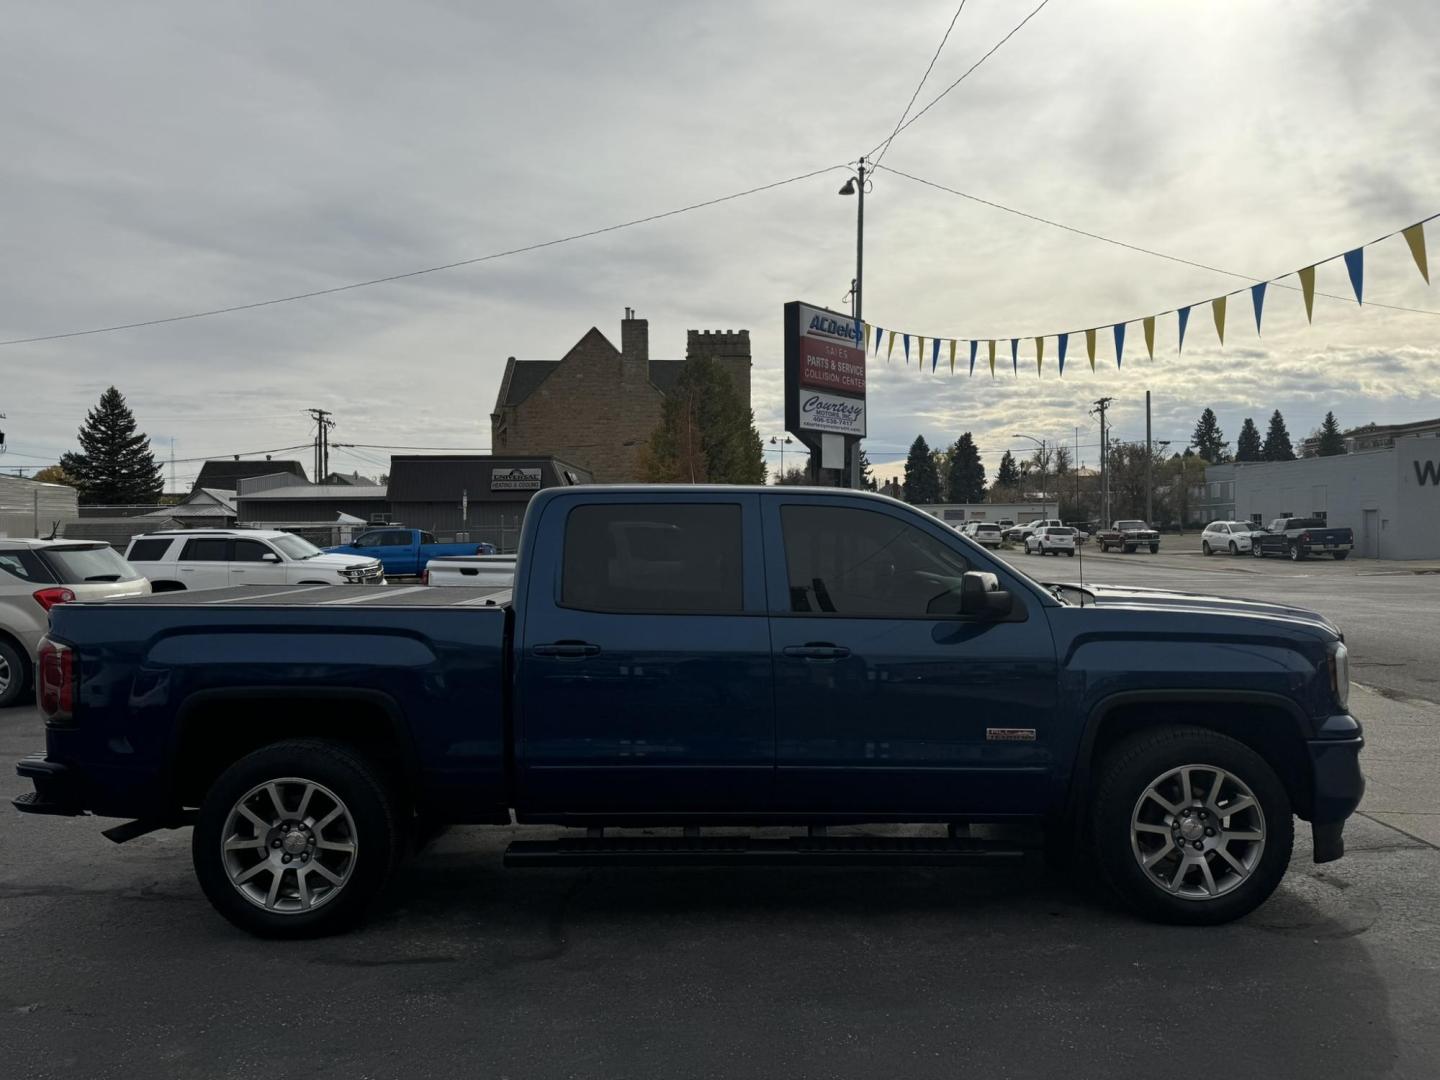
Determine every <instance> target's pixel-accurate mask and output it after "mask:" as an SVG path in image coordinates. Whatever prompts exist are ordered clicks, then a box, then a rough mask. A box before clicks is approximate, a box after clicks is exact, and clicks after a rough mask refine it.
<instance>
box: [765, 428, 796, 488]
mask: <svg viewBox="0 0 1440 1080" xmlns="http://www.w3.org/2000/svg"><path fill="white" fill-rule="evenodd" d="M794 442H795V440H794V439H792V438H791V437H790V436H789V435H784V437H783V438H782V437H781V436H780V435H771V436H770V445H771V446H778V447H780V473H779V477H778V478H777V479H776V481H775V482H776V483H777V484H778V483H780V482H781V481H783V480H784V479H785V447H787V446H790V445H792V444H793V443H794Z"/></svg>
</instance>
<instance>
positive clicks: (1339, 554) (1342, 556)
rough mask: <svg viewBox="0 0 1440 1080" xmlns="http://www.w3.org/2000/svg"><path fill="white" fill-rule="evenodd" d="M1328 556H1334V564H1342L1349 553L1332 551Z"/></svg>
mask: <svg viewBox="0 0 1440 1080" xmlns="http://www.w3.org/2000/svg"><path fill="white" fill-rule="evenodd" d="M1330 554H1331V555H1333V556H1335V561H1336V562H1344V561H1345V556H1347V555H1349V554H1350V552H1348V551H1332V552H1331V553H1330Z"/></svg>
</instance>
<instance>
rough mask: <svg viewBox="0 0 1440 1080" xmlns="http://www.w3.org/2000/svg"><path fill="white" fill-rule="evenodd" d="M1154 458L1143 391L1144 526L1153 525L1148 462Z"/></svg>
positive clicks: (1148, 401) (1151, 490) (1152, 486)
mask: <svg viewBox="0 0 1440 1080" xmlns="http://www.w3.org/2000/svg"><path fill="white" fill-rule="evenodd" d="M1154 457H1155V443H1154V442H1153V441H1152V440H1151V438H1150V391H1149V390H1146V391H1145V524H1146V525H1152V526H1153V525H1154V523H1155V507H1154V506H1153V505H1152V498H1151V497H1152V495H1153V494H1154V485H1153V484H1152V482H1151V475H1150V462H1151V460H1152V459H1153V458H1154Z"/></svg>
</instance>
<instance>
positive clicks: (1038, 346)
mask: <svg viewBox="0 0 1440 1080" xmlns="http://www.w3.org/2000/svg"><path fill="white" fill-rule="evenodd" d="M1044 363H1045V339H1044V338H1043V337H1037V338H1036V339H1035V374H1036V375H1039V374H1040V373H1041V372H1040V369H1041V367H1042V366H1043V365H1044Z"/></svg>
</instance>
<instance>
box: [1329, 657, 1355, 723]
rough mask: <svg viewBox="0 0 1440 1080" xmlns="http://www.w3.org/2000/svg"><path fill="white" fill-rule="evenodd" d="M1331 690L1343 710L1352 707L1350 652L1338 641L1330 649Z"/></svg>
mask: <svg viewBox="0 0 1440 1080" xmlns="http://www.w3.org/2000/svg"><path fill="white" fill-rule="evenodd" d="M1330 688H1331V689H1332V690H1334V691H1335V700H1336V701H1338V702H1339V703H1340V707H1341V708H1342V709H1348V708H1349V707H1350V650H1349V649H1347V648H1345V643H1344V642H1341V641H1337V642H1336V643H1335V644H1334V645H1333V646H1331V648H1330Z"/></svg>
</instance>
